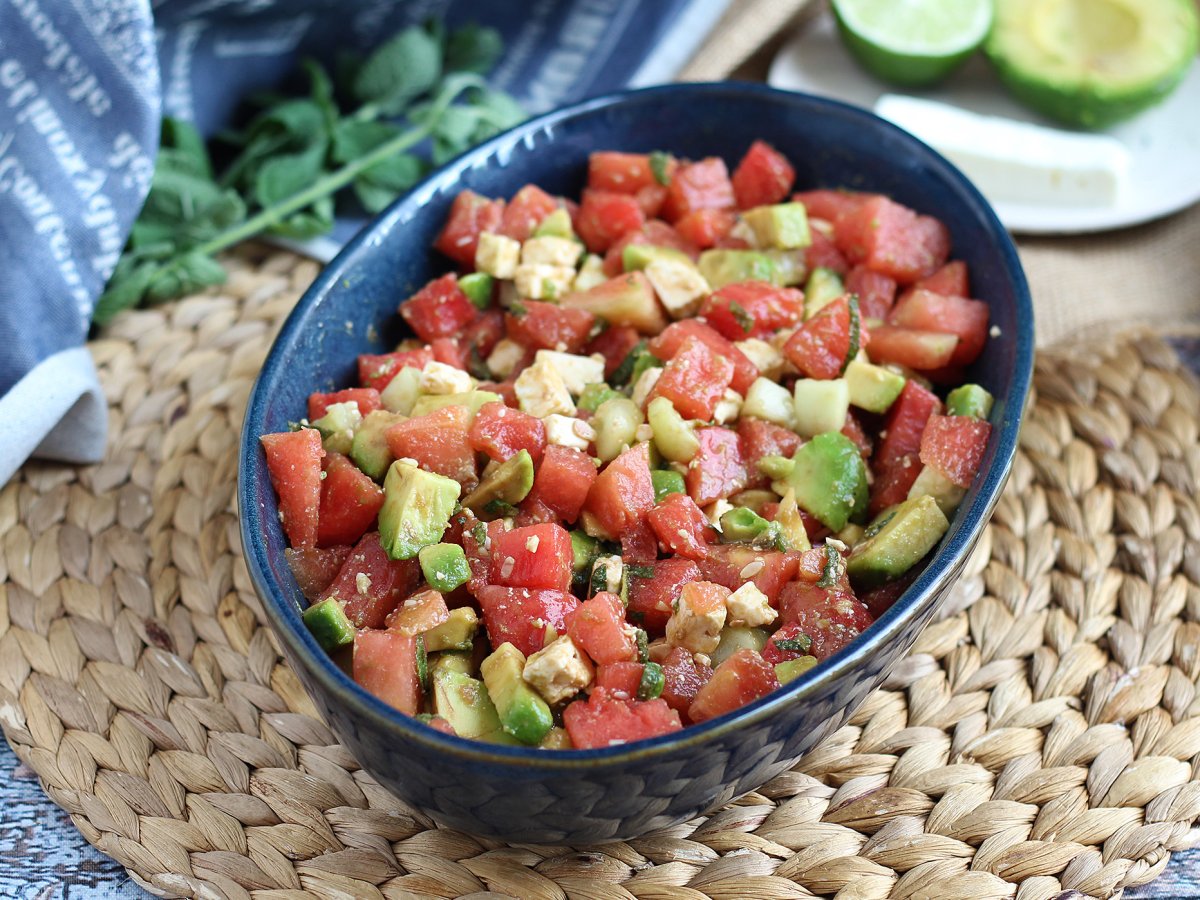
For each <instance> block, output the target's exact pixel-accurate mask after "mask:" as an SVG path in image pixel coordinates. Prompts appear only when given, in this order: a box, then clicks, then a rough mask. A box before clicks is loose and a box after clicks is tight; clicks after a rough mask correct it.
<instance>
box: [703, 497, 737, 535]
mask: <svg viewBox="0 0 1200 900" xmlns="http://www.w3.org/2000/svg"><path fill="white" fill-rule="evenodd" d="M731 509H733V504H732V503H730V502H729V501H728V500H726V499H725V498H724V497H722V498H721V499H720V500H714V501H713V502H712V503H710V504H708V506H706V507H704V509H703V510H702V512H703V513H704V518H706V519H708V524H709V525H711V526H712V527H713V528H715V529H717V531H720V530H721V516H723V515H725V513H727V512H729V511H730V510H731Z"/></svg>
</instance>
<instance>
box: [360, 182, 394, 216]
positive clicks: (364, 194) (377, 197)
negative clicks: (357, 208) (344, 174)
mask: <svg viewBox="0 0 1200 900" xmlns="http://www.w3.org/2000/svg"><path fill="white" fill-rule="evenodd" d="M354 196H355V197H357V198H358V202H359V203H361V204H362V208H363V209H365V210H366V211H367V212H369V213H372V214H374V213H377V212H382V211H383V210H385V209H387V207H388V204H389V203H391V202H392V201H393V200H395V199H396V197H397V196H398V192H397V191H393V190H392V189H391V188H388V187H384V186H383V185H380V184H375V183H374V182H372V181H371V180H370V179H367V178H361V177H360V178H356V179H354Z"/></svg>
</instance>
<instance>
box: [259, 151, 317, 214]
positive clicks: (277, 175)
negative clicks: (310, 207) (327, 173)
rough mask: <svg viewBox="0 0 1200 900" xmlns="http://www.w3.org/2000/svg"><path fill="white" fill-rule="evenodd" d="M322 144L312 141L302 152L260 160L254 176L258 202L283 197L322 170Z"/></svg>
mask: <svg viewBox="0 0 1200 900" xmlns="http://www.w3.org/2000/svg"><path fill="white" fill-rule="evenodd" d="M324 170H325V147H324V145H323V144H319V145H316V144H315V145H313V146H312V147H309V148H308V149H307V150H305V151H303V152H301V153H287V154H282V155H279V156H273V157H271V158H270V159H268V160H266V161H264V162H263V164H262V167H261V168H259V170H258V173H257V175H256V176H255V179H254V199H255V200H256V201H258V203H259V204H260V205H261V206H264V207H266V206H271V205H272V204H275V203H278V202H279V201H281V200H286V199H287V198H288V197H290V196H292V195H293V194H297V193H299V192H300V191H302V190H304V189H305V188H307V187H309V186H311V185H312V183H313V182H314V181H316V180H317V179H318V178H320V177H321V175H322V174H324Z"/></svg>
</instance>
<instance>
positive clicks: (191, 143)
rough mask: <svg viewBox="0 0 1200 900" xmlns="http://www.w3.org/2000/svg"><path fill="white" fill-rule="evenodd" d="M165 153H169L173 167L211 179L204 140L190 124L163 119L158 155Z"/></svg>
mask: <svg viewBox="0 0 1200 900" xmlns="http://www.w3.org/2000/svg"><path fill="white" fill-rule="evenodd" d="M167 151H171V152H170V158H171V159H172V162H173V164H174V165H175V166H177V167H179V168H180V169H185V168H186V169H187V170H189V171H191V172H192V174H194V175H198V176H201V177H204V178H209V179H211V178H212V175H213V173H212V162H211V161H210V160H209V157H208V148H207V147H206V146H205V145H204V138H203V137H202V136H201V135H200V132H199V131H197V130H196V127H195V126H194V125H192V124H191V123H190V122H185V121H184V120H183V119H176V118H172V117H171V116H164V117H163V121H162V139H161V141H160V142H159V153H160V154H162V153H163V152H167ZM156 164H157V163H156Z"/></svg>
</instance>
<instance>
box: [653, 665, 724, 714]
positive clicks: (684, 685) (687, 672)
mask: <svg viewBox="0 0 1200 900" xmlns="http://www.w3.org/2000/svg"><path fill="white" fill-rule="evenodd" d="M662 667H663V681H664V683H663V692H662V699H663V700H664V701H666V704H667V705H668V706H670V707H671V709H674V710H676V711H677V712H679V713H680V714H681V715H682V716H684V718H685V719H686V720H687V721H689V722H690V721H691V720H690V719H687V712H688V708H689V707H690V706H691V705H692V701H694V700H695V699H696V694H697V693H699V691H700V688H702V687H704V685H705V684H706V683H707V682H708V680H709V679H710V678H712V675H713V670H712V667H711V666H707V665H705V664H704V663H699V662H696V658H695V657H694V656H693V655H692V654H691V653H689V652H688V651H687V650H685V649H684V648H683V647H672V648H671V652H670V653H668V654H667V658H666V659H664V660H663V661H662Z"/></svg>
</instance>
